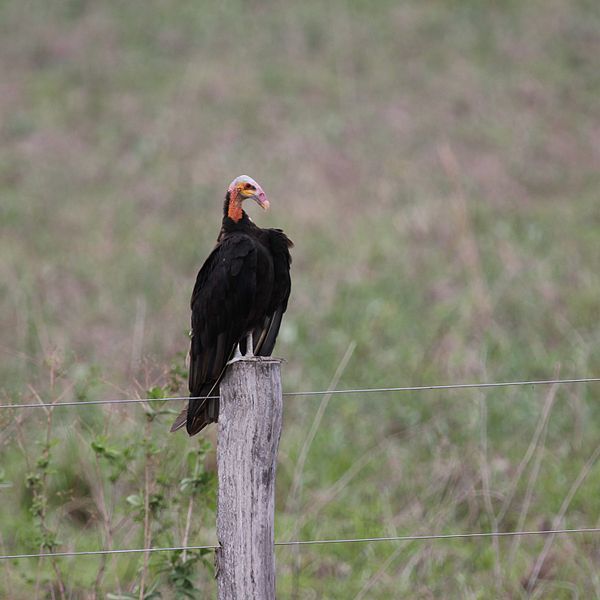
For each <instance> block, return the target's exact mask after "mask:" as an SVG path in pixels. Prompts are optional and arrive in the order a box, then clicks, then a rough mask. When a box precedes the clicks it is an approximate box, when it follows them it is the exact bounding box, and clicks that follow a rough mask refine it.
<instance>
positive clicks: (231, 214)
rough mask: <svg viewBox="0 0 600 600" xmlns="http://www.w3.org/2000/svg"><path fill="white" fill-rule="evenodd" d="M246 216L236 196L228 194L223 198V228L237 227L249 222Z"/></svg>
mask: <svg viewBox="0 0 600 600" xmlns="http://www.w3.org/2000/svg"><path fill="white" fill-rule="evenodd" d="M249 220H250V219H249V217H248V215H247V214H246V213H245V212H244V210H243V209H242V201H241V200H240V199H239V198H238V197H237V196H233V197H232V196H231V194H230V193H229V192H227V195H226V196H225V202H224V204H223V226H226V225H229V226H232V225H239V224H242V223H247V222H248V221H249Z"/></svg>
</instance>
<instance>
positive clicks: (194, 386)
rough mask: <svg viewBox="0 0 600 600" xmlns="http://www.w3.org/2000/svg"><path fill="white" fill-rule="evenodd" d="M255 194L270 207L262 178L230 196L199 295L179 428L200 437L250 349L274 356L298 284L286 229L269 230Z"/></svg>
mask: <svg viewBox="0 0 600 600" xmlns="http://www.w3.org/2000/svg"><path fill="white" fill-rule="evenodd" d="M247 199H252V200H254V201H255V202H256V203H257V204H258V205H259V206H260V207H261V208H263V209H264V210H267V209H268V208H269V201H268V200H267V196H266V194H265V193H264V191H263V190H262V188H261V187H260V185H258V183H257V182H256V181H254V179H252V178H251V177H248V176H247V175H240V176H239V177H236V178H235V179H234V180H233V181H232V182H231V184H230V185H229V188H228V189H227V193H226V195H225V202H224V206H223V222H222V224H221V231H220V233H219V236H218V238H217V244H216V246H215V247H214V249H213V251H212V252H211V253H210V255H209V256H208V258H207V259H206V261H205V262H204V264H203V265H202V268H201V269H200V271H199V273H198V276H197V278H196V285H195V286H194V291H193V293H192V300H191V309H192V329H191V331H190V338H191V344H190V354H189V361H190V362H189V391H190V398H189V400H188V405H187V408H185V409H184V410H183V411H182V412H181V414H180V415H179V416H178V417H177V419H176V420H175V422H174V423H173V426H172V427H171V431H176V430H178V429H180V428H181V427H183V425H185V426H186V429H187V432H188V434H189V435H194V434H196V433H198V432H199V431H200V430H202V429H203V428H204V427H206V426H207V425H208V424H209V423H213V422H216V421H217V420H218V417H219V398H218V397H215V396H218V395H219V382H220V381H221V379H222V378H223V375H224V374H225V370H226V368H227V365H228V364H230V363H231V362H233V361H235V360H239V359H240V358H241V356H242V355H244V356H246V357H248V356H270V355H271V353H272V352H273V347H274V346H275V340H276V339H277V334H278V333H279V327H280V326H281V319H282V317H283V313H284V312H285V310H286V308H287V304H288V298H289V296H290V290H291V279H290V265H291V262H292V260H291V257H290V248H291V247H292V246H293V244H292V241H291V240H290V239H289V238H288V237H287V236H286V235H285V233H283V231H282V230H281V229H262V228H260V227H258V226H257V225H255V224H254V223H253V222H252V220H251V219H250V217H249V216H248V215H247V214H246V212H245V211H244V210H243V208H242V204H243V202H244V200H247Z"/></svg>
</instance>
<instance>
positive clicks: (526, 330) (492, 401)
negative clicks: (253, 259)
mask: <svg viewBox="0 0 600 600" xmlns="http://www.w3.org/2000/svg"><path fill="white" fill-rule="evenodd" d="M599 56H600V4H598V2H595V1H594V0H543V1H542V0H532V1H530V2H519V1H517V0H504V1H502V2H493V3H492V2H483V1H479V0H452V1H442V0H431V1H428V2H422V1H417V0H406V1H401V2H392V1H389V0H377V1H369V2H367V1H365V0H332V1H330V2H317V1H315V0H308V1H306V2H302V3H300V2H298V3H280V2H275V1H271V0H264V1H262V0H253V1H247V2H242V1H241V0H237V1H236V0H226V1H224V2H219V3H213V2H192V1H191V0H170V1H166V0H144V1H143V2H142V1H140V0H130V1H128V2H122V1H119V0H104V1H103V2H92V1H91V0H54V1H53V2H46V1H44V0H2V1H0V73H1V76H0V226H1V236H0V253H1V256H2V260H1V262H0V336H1V338H0V353H1V360H0V386H1V389H2V391H1V395H2V403H4V404H9V403H37V402H42V401H43V402H65V401H70V402H73V401H75V402H78V401H81V402H84V401H89V400H98V399H117V398H132V397H140V398H148V397H152V398H156V399H157V400H156V401H154V402H151V403H146V404H143V405H139V404H138V405H120V406H93V407H91V406H88V407H79V406H77V407H72V408H66V407H63V408H58V409H56V410H54V411H47V410H45V409H43V408H39V409H20V410H16V409H15V410H6V409H3V410H2V411H0V424H1V427H2V428H1V430H0V503H1V505H2V507H3V508H2V510H1V511H0V532H1V535H0V554H3V555H6V554H20V553H37V552H40V551H72V550H97V549H102V548H109V549H110V548H112V549H115V548H136V547H137V548H139V547H150V546H169V545H180V544H186V543H187V544H192V545H203V544H212V543H214V541H215V532H214V519H215V515H214V504H215V473H214V450H213V444H214V441H215V428H214V427H213V428H212V431H211V432H210V433H209V434H207V435H206V436H204V437H202V438H200V439H198V438H194V439H188V438H187V436H185V434H183V433H181V432H180V433H179V434H175V435H170V434H169V433H168V429H169V426H170V422H171V419H172V418H173V416H172V415H171V414H170V411H177V410H179V409H180V405H179V403H172V402H161V401H160V398H161V397H163V396H173V395H185V394H186V382H185V367H184V354H185V353H186V352H187V348H188V344H189V340H188V338H187V331H188V329H189V298H190V294H191V289H192V286H193V283H194V280H195V276H196V272H197V270H198V268H199V267H200V265H201V264H202V262H203V260H204V258H205V257H206V255H207V254H208V252H209V251H210V249H211V248H212V246H213V244H214V241H215V238H216V235H217V233H218V230H219V227H220V221H221V216H222V200H223V196H224V193H225V190H226V187H227V185H228V183H229V182H230V181H231V180H232V179H233V178H234V177H235V176H236V175H239V174H241V173H247V174H249V175H251V176H252V177H254V178H256V179H257V180H258V181H259V182H260V183H261V185H262V186H263V187H264V189H265V190H266V192H267V194H268V196H269V198H270V200H271V205H272V210H271V211H270V213H268V214H264V213H262V212H260V214H259V211H258V209H256V207H252V206H250V207H248V210H249V212H250V213H251V216H252V218H253V219H254V220H255V221H256V222H257V223H258V224H259V225H261V226H277V227H282V228H283V229H284V230H285V231H286V232H287V233H288V235H289V236H290V237H291V238H292V239H293V240H294V241H295V243H296V247H295V248H294V250H293V257H294V264H293V291H292V298H291V302H290V307H289V310H288V313H287V315H286V319H285V321H284V325H283V327H282V330H281V334H280V339H279V342H278V347H277V349H276V354H277V355H278V356H282V357H284V358H285V359H286V360H287V363H286V364H285V367H284V371H283V377H284V387H285V389H286V390H287V391H306V390H323V389H327V388H328V387H333V386H336V387H338V388H339V389H344V388H352V387H362V388H367V387H385V386H409V385H424V384H445V383H463V382H480V381H510V380H531V379H551V378H553V377H560V378H570V377H585V376H594V375H596V376H598V374H599V373H600V354H599V352H598V344H599V342H600V324H599V315H600V311H599V302H598V295H599V293H600V276H599V267H600V198H599V192H598V190H599V189H600V101H599V98H600V96H599V94H600V69H599V68H598V57H599ZM599 392H600V387H598V384H593V383H588V384H577V385H568V386H567V385H565V386H560V387H553V386H527V387H518V388H517V387H514V388H501V389H491V390H490V389H487V390H486V389H484V390H458V391H457V390H445V391H435V392H434V391H431V392H414V393H384V394H364V395H339V396H334V397H332V398H331V399H327V398H325V399H323V398H322V397H290V398H287V399H286V400H285V423H284V430H283V436H282V441H281V451H280V464H279V468H278V480H277V522H276V538H277V539H279V540H288V539H315V538H319V539H322V538H348V537H371V536H393V535H409V534H426V533H457V532H471V531H491V530H499V531H511V530H519V529H530V530H538V529H544V528H549V527H553V526H560V527H598V526H600V493H598V490H599V489H600V467H599V466H598V465H597V464H595V462H594V458H595V455H594V452H595V451H597V444H598V443H599V442H600V436H599V435H598V431H599V427H600V406H599V403H598V399H599ZM182 404H183V403H182ZM599 566H600V538H599V537H598V536H597V535H592V534H589V535H571V536H558V537H556V538H554V539H551V538H546V539H541V538H539V537H529V538H510V539H501V540H497V541H492V540H490V539H480V540H454V541H441V542H440V541H419V542H412V543H385V544H384V543H380V544H353V545H343V544H340V545H330V546H310V547H302V548H300V549H290V548H280V549H278V550H277V568H278V574H277V576H278V592H279V597H281V598H294V599H300V598H302V599H312V598H324V599H328V598H343V599H348V598H357V599H360V598H402V597H411V598H441V597H447V598H448V597H454V598H459V597H460V598H522V597H523V598H524V597H536V598H576V597H582V598H592V597H600V576H599V575H598V573H599ZM0 570H1V572H2V575H1V577H0V595H1V596H2V597H6V598H15V599H21V598H34V597H35V598H82V599H84V598H85V599H87V598H113V600H114V599H116V598H123V599H125V598H148V599H149V598H160V597H162V598H184V597H189V598H208V597H214V595H215V583H214V572H213V559H212V554H211V553H209V552H205V553H203V552H202V551H197V552H188V553H182V552H165V553H156V554H153V555H151V556H149V555H136V554H133V555H129V554H127V555H116V556H115V555H113V556H95V557H78V558H63V559H55V560H50V559H42V560H34V559H28V560H13V561H3V562H2V563H1V564H0ZM536 571H537V572H536ZM532 574H533V575H535V576H534V577H532Z"/></svg>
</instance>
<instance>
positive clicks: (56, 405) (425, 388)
mask: <svg viewBox="0 0 600 600" xmlns="http://www.w3.org/2000/svg"><path fill="white" fill-rule="evenodd" d="M597 382H600V377H581V378H579V379H542V380H535V381H500V382H490V383H486V382H483V383H451V384H441V385H414V386H403V387H382V388H352V389H346V390H317V391H308V392H284V393H283V395H284V396H285V397H295V396H323V395H326V394H336V395H341V394H375V393H383V392H425V391H431V390H465V389H483V388H500V387H516V386H529V385H532V386H533V385H565V384H574V383H597ZM218 397H219V396H173V397H169V398H123V399H117V400H86V401H81V402H77V401H75V402H56V403H44V402H35V403H30V404H0V409H2V408H4V409H14V408H62V407H66V406H77V407H81V406H98V405H106V404H141V403H147V402H157V401H161V402H173V401H177V400H203V399H207V398H218Z"/></svg>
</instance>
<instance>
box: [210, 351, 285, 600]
mask: <svg viewBox="0 0 600 600" xmlns="http://www.w3.org/2000/svg"><path fill="white" fill-rule="evenodd" d="M220 396H221V401H220V408H219V439H218V442H217V468H218V475H219V491H218V497H217V503H218V504H217V536H218V538H219V544H220V547H219V548H218V549H217V588H218V599H219V600H252V599H255V600H274V599H275V554H274V547H273V542H274V538H273V521H274V513H275V469H276V466H277V450H278V447H279V437H280V435H281V421H282V413H283V403H282V397H281V361H279V360H277V359H271V358H248V359H243V360H240V361H238V362H236V363H234V364H233V365H231V366H230V367H229V368H228V369H227V373H226V375H225V377H224V379H223V381H222V382H221V386H220Z"/></svg>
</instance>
